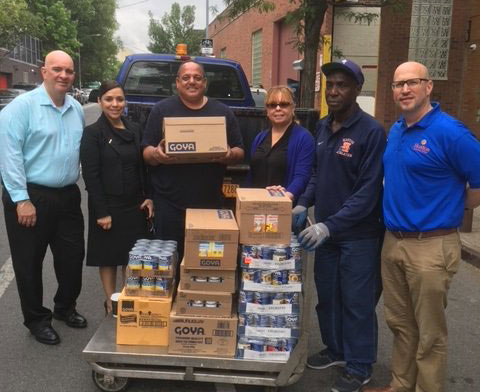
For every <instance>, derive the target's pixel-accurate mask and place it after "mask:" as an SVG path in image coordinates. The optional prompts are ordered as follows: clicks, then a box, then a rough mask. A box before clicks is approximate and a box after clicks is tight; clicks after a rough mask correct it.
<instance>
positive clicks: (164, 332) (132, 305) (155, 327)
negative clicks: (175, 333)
mask: <svg viewBox="0 0 480 392" xmlns="http://www.w3.org/2000/svg"><path fill="white" fill-rule="evenodd" d="M172 298H173V297H172V296H170V297H167V298H145V297H133V296H127V295H125V290H124V291H122V293H121V295H120V297H119V299H118V316H117V344H130V345H143V346H168V320H169V316H170V310H171V309H172Z"/></svg>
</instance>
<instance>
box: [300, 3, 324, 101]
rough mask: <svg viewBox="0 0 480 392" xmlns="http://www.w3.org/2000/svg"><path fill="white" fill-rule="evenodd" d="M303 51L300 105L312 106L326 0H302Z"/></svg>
mask: <svg viewBox="0 0 480 392" xmlns="http://www.w3.org/2000/svg"><path fill="white" fill-rule="evenodd" d="M304 7H305V8H306V12H305V19H304V22H305V35H304V40H305V51H304V68H303V72H302V74H301V78H300V106H301V107H307V108H313V107H314V105H315V76H316V71H317V58H318V49H319V43H320V30H321V28H322V24H323V18H324V16H325V12H326V11H327V8H328V4H327V1H326V0H304Z"/></svg>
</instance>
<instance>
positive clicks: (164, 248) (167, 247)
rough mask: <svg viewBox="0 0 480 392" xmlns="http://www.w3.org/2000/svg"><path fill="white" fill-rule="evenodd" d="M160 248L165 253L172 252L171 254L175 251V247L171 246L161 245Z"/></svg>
mask: <svg viewBox="0 0 480 392" xmlns="http://www.w3.org/2000/svg"><path fill="white" fill-rule="evenodd" d="M161 248H162V249H163V250H165V251H168V252H172V253H174V252H176V251H177V247H176V246H175V245H171V244H163V245H162V246H161Z"/></svg>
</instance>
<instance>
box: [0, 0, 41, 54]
mask: <svg viewBox="0 0 480 392" xmlns="http://www.w3.org/2000/svg"><path fill="white" fill-rule="evenodd" d="M30 31H33V32H37V19H36V18H35V16H34V15H33V14H32V13H31V12H30V10H29V9H28V4H27V2H26V1H25V0H0V48H5V49H11V48H13V47H14V46H15V44H16V42H17V41H18V39H19V38H20V37H21V36H22V35H23V34H25V33H26V32H30ZM7 53H8V52H7Z"/></svg>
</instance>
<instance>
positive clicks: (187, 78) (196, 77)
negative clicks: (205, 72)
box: [179, 74, 205, 83]
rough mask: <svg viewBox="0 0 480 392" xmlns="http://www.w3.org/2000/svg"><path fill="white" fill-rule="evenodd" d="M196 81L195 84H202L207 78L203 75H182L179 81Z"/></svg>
mask: <svg viewBox="0 0 480 392" xmlns="http://www.w3.org/2000/svg"><path fill="white" fill-rule="evenodd" d="M192 78H193V80H194V81H195V82H202V81H203V80H204V79H205V76H202V75H188V74H185V75H182V76H180V77H179V79H180V80H181V81H182V82H185V83H187V82H189V81H190V79H192Z"/></svg>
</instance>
